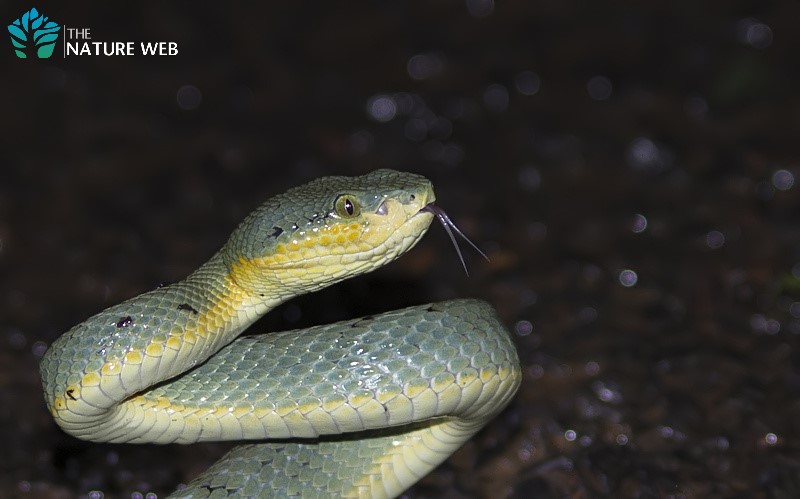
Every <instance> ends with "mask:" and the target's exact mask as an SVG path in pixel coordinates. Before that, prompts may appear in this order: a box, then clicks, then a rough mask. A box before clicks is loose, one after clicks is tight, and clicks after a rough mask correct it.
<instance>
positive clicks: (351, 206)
mask: <svg viewBox="0 0 800 499" xmlns="http://www.w3.org/2000/svg"><path fill="white" fill-rule="evenodd" d="M334 209H335V210H336V214H337V215H339V216H340V217H342V218H351V217H355V216H358V215H359V214H361V207H360V206H358V200H356V198H355V197H353V196H351V195H349V194H342V195H341V196H339V197H338V198H336V202H335V203H334Z"/></svg>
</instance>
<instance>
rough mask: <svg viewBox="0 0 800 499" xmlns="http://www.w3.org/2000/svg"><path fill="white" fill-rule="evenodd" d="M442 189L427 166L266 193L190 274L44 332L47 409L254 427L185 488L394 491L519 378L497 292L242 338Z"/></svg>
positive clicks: (137, 435)
mask: <svg viewBox="0 0 800 499" xmlns="http://www.w3.org/2000/svg"><path fill="white" fill-rule="evenodd" d="M433 201H434V194H433V189H432V187H431V185H430V182H429V181H428V180H427V179H425V178H423V177H421V176H419V175H414V174H410V173H400V172H395V171H391V170H378V171H375V172H372V173H370V174H367V175H364V176H361V177H352V178H348V177H327V178H321V179H318V180H315V181H313V182H311V183H309V184H306V185H304V186H301V187H297V188H294V189H291V190H289V191H287V192H286V193H284V194H281V195H278V196H275V197H273V198H271V199H269V200H268V201H267V202H266V203H264V204H263V205H262V206H260V207H259V208H258V209H256V210H255V211H254V212H253V213H251V214H250V215H249V216H248V217H247V218H246V219H245V220H244V221H243V222H242V224H241V225H240V226H239V227H238V228H237V229H236V230H235V231H234V232H233V234H232V235H231V237H230V239H229V240H228V242H227V243H226V244H225V246H224V247H223V248H222V249H221V250H220V251H219V252H218V253H217V254H216V255H214V256H213V257H212V258H211V259H210V260H209V261H208V262H206V263H205V264H204V265H202V266H201V267H200V268H199V269H197V270H196V271H195V272H194V273H193V274H191V275H190V276H189V277H188V278H186V279H185V280H183V281H181V282H178V283H176V284H172V285H170V286H166V287H162V288H158V289H156V290H153V291H150V292H148V293H144V294H142V295H140V296H137V297H135V298H132V299H130V300H128V301H125V302H123V303H121V304H119V305H116V306H113V307H110V308H108V309H106V310H104V311H103V312H100V313H99V314H97V315H95V316H93V317H91V318H90V319H88V320H86V321H84V322H82V323H81V324H78V325H77V326H75V327H73V328H72V329H70V330H69V331H68V332H66V333H65V334H64V335H63V336H61V337H60V338H59V339H58V340H56V341H55V342H54V343H53V344H52V346H51V347H50V349H49V350H48V351H47V352H46V354H45V356H44V358H43V359H42V363H41V374H42V382H43V385H44V394H45V399H46V402H47V405H48V407H49V408H50V411H51V413H52V415H53V417H54V418H55V420H56V422H57V423H58V424H59V425H60V426H61V428H63V429H64V430H65V431H66V432H67V433H69V434H71V435H74V436H75V437H78V438H82V439H86V440H92V441H98V442H131V443H146V442H150V443H174V442H177V443H193V442H200V441H214V440H259V441H261V442H259V443H255V444H248V445H242V446H239V447H237V448H235V449H234V450H233V451H231V452H230V453H229V454H227V455H226V456H225V457H223V458H222V459H221V460H220V461H218V462H217V463H216V464H214V465H213V466H212V467H211V468H210V469H209V470H208V471H206V472H204V473H203V474H202V475H201V476H199V477H197V478H196V479H195V480H194V481H192V482H191V483H190V484H189V485H188V486H186V487H185V488H182V489H180V490H179V491H177V492H176V493H175V497H229V496H237V497H285V496H295V495H297V496H303V497H392V496H396V495H398V494H400V493H401V492H402V491H403V490H405V489H406V488H408V487H409V486H411V485H412V484H414V483H415V482H416V481H417V480H419V479H420V478H421V477H423V476H424V475H425V474H427V473H428V472H429V471H430V470H432V469H433V468H435V467H436V466H437V465H438V464H439V463H441V462H442V461H444V460H445V459H446V458H447V457H448V456H449V455H450V454H451V453H452V452H454V451H455V450H456V449H457V448H458V447H460V446H461V445H462V444H463V443H464V442H465V441H466V440H467V439H469V438H470V437H471V436H472V435H474V434H475V433H476V432H477V431H478V430H479V429H480V428H481V427H483V426H484V425H485V424H486V422H488V421H489V420H490V419H491V418H492V417H494V416H495V415H496V414H497V413H498V412H499V411H501V410H502V409H503V408H504V407H505V406H506V405H507V404H508V402H509V400H510V399H511V397H512V396H513V395H514V393H515V392H516V390H517V388H518V386H519V382H520V377H521V376H520V368H519V361H518V358H517V353H516V350H515V349H514V345H513V343H512V341H511V338H510V337H509V334H508V332H507V331H506V330H505V329H504V328H503V326H502V325H501V324H500V323H499V322H498V320H497V318H496V316H495V313H494V311H493V310H492V308H491V307H490V306H489V305H488V304H486V303H484V302H481V301H477V300H456V301H450V302H443V303H435V304H431V305H422V306H418V307H412V308H408V309H405V310H399V311H394V312H388V313H386V314H383V315H379V316H373V317H365V318H361V319H354V320H350V321H345V322H341V323H337V324H330V325H326V326H317V327H313V328H309V329H305V330H296V331H287V332H282V333H272V334H266V335H261V336H255V337H243V338H239V339H236V337H237V336H238V335H239V334H240V333H241V332H242V331H243V330H244V329H245V328H247V326H248V325H250V324H251V323H252V322H253V321H255V320H256V319H257V318H259V317H260V316H261V315H263V314H264V313H266V312H267V311H268V310H270V309H272V308H273V307H275V306H276V305H278V304H279V303H281V302H283V301H285V300H288V299H289V298H291V297H293V296H297V295H299V294H303V293H307V292H310V291H314V290H317V289H320V288H323V287H325V286H328V285H330V284H333V283H335V282H338V281H341V280H343V279H345V278H348V277H351V276H354V275H358V274H361V273H364V272H368V271H370V270H373V269H375V268H377V267H379V266H381V265H384V264H386V263H388V262H390V261H392V260H394V259H396V258H397V257H398V256H400V255H401V254H402V253H404V252H405V251H407V250H409V249H410V248H411V247H413V246H414V245H415V244H416V243H417V241H419V239H420V238H421V237H422V235H423V234H424V233H425V232H426V231H427V229H428V227H429V225H430V223H431V221H432V219H433V216H434V210H432V209H430V206H431V203H433ZM426 207H428V208H426ZM266 440H270V441H269V442H267V443H264V441H266Z"/></svg>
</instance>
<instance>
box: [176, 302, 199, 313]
mask: <svg viewBox="0 0 800 499" xmlns="http://www.w3.org/2000/svg"><path fill="white" fill-rule="evenodd" d="M178 310H187V311H189V312H191V313H193V314H197V313H199V312H198V311H197V310H195V308H194V307H193V306H191V305H189V304H188V303H181V304H180V305H178Z"/></svg>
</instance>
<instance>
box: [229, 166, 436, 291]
mask: <svg viewBox="0 0 800 499" xmlns="http://www.w3.org/2000/svg"><path fill="white" fill-rule="evenodd" d="M434 200H435V195H434V193H433V187H432V185H431V183H430V181H429V180H428V179H426V178H425V177H422V176H421V175H416V174H412V173H403V172H397V171H393V170H376V171H374V172H371V173H368V174H366V175H362V176H360V177H323V178H320V179H317V180H314V181H313V182H309V183H308V184H305V185H302V186H300V187H296V188H294V189H290V190H289V191H287V192H285V193H283V194H280V195H277V196H275V197H273V198H271V199H269V200H267V201H266V202H265V203H264V204H262V205H261V206H260V207H259V208H257V209H256V210H255V211H254V212H253V213H251V214H250V215H249V216H248V217H247V218H246V219H245V220H244V221H243V222H242V223H241V225H240V226H239V227H238V228H237V229H236V230H235V231H234V233H233V234H232V235H231V237H230V239H229V240H228V243H227V244H226V245H225V247H224V248H223V250H222V254H223V258H224V260H225V263H226V265H227V266H228V269H229V275H230V277H231V280H232V281H233V282H235V283H236V284H237V285H239V286H240V287H242V288H243V289H245V290H246V291H247V292H248V293H250V294H253V295H266V296H270V297H272V298H276V297H278V296H280V299H281V301H282V300H285V299H288V298H290V297H292V296H294V295H297V294H300V293H305V292H309V291H314V290H318V289H321V288H323V287H326V286H329V285H331V284H333V283H336V282H338V281H341V280H343V279H345V278H348V277H352V276H354V275H358V274H362V273H365V272H369V271H371V270H374V269H377V268H378V267H381V266H382V265H385V264H387V263H389V262H391V261H393V260H395V259H396V258H397V257H399V256H400V255H401V254H403V253H404V252H406V251H408V250H409V249H411V248H412V247H413V246H414V245H415V244H416V243H417V242H418V241H419V239H420V238H421V237H422V235H423V234H425V232H426V231H427V230H428V227H429V226H430V224H431V221H432V220H433V217H434V214H433V213H432V212H431V211H430V210H426V209H425V207H426V206H428V205H429V204H431V203H433V201H434Z"/></svg>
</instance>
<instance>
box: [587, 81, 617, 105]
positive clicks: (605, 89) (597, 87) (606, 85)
mask: <svg viewBox="0 0 800 499" xmlns="http://www.w3.org/2000/svg"><path fill="white" fill-rule="evenodd" d="M586 90H587V91H588V92H589V97H591V98H592V99H594V100H608V99H609V98H610V97H611V93H612V91H613V88H612V86H611V80H609V79H608V78H606V77H605V76H594V77H592V78H590V79H589V82H588V83H587V84H586Z"/></svg>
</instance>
